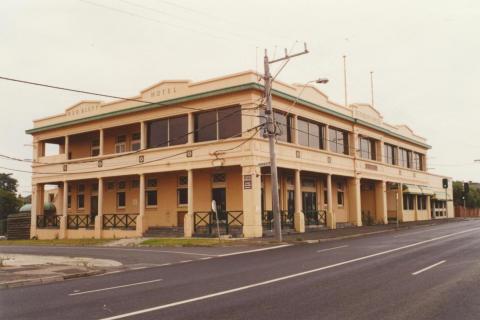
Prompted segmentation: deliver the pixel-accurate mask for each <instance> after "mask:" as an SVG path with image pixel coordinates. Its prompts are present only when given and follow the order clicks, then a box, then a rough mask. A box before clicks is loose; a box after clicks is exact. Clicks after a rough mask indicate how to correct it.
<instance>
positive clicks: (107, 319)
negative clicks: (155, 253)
mask: <svg viewBox="0 0 480 320" xmlns="http://www.w3.org/2000/svg"><path fill="white" fill-rule="evenodd" d="M475 230H480V227H478V228H472V229H467V230H463V231H459V232H455V233H450V234H447V235H444V236H440V237H435V238H432V239H428V240H424V241H420V242H415V243H412V244H409V245H406V246H402V247H398V248H395V249H390V250H386V251H381V252H378V253H374V254H370V255H368V256H363V257H359V258H355V259H352V260H347V261H343V262H339V263H335V264H331V265H328V266H325V267H320V268H316V269H312V270H307V271H303V272H299V273H294V274H290V275H288V276H283V277H279V278H275V279H271V280H267V281H262V282H257V283H253V284H250V285H246V286H243V287H238V288H234V289H230V290H225V291H219V292H215V293H211V294H207V295H204V296H200V297H195V298H191V299H186V300H180V301H177V302H172V303H168V304H164V305H159V306H156V307H152V308H147V309H141V310H137V311H132V312H128V313H123V314H119V315H116V316H112V317H108V318H102V319H100V320H116V319H123V318H127V317H131V316H135V315H139V314H143V313H148V312H152V311H158V310H162V309H167V308H171V307H175V306H179V305H183V304H187V303H191V302H196V301H201V300H206V299H210V298H214V297H218V296H223V295H226V294H230V293H234V292H239V291H244V290H247V289H251V288H255V287H260V286H265V285H268V284H271V283H275V282H280V281H284V280H288V279H293V278H297V277H301V276H304V275H307V274H311V273H315V272H319V271H322V270H327V269H332V268H335V267H339V266H343V265H346V264H350V263H353V262H358V261H362V260H366V259H370V258H373V257H378V256H381V255H385V254H388V253H392V252H396V251H400V250H404V249H408V248H412V247H416V246H419V245H422V244H425V243H430V242H434V241H438V240H442V239H445V238H449V237H453V236H456V235H459V234H463V233H466V232H471V231H475Z"/></svg>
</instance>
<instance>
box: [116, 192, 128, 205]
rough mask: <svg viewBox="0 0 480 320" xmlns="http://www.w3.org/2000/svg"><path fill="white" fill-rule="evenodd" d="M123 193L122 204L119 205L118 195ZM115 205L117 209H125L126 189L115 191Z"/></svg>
mask: <svg viewBox="0 0 480 320" xmlns="http://www.w3.org/2000/svg"><path fill="white" fill-rule="evenodd" d="M121 194H123V202H124V203H123V206H121V205H120V195H121ZM116 205H117V209H125V208H126V206H127V192H126V191H123V189H122V191H117V193H116Z"/></svg>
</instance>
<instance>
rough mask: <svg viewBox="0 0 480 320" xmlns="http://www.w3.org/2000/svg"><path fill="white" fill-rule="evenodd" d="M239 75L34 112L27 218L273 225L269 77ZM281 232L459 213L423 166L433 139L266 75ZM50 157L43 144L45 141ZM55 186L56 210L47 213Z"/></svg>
mask: <svg viewBox="0 0 480 320" xmlns="http://www.w3.org/2000/svg"><path fill="white" fill-rule="evenodd" d="M259 79H261V78H260V77H259V75H258V74H256V73H254V72H250V71H249V72H243V73H238V74H233V75H228V76H224V77H220V78H215V79H210V80H206V81H201V82H191V81H183V80H182V81H162V82H160V83H158V84H156V85H154V86H152V87H150V88H147V89H145V90H143V91H142V92H141V93H140V95H138V96H137V97H133V98H130V99H128V100H118V101H113V102H107V103H104V102H101V101H82V102H79V103H78V104H76V105H74V106H72V107H70V108H68V109H66V111H65V112H64V113H63V114H60V115H56V116H52V117H48V118H45V119H40V120H36V121H34V128H32V129H30V130H28V131H27V133H29V134H31V135H32V136H33V143H34V163H33V165H32V169H33V172H34V173H33V177H32V185H33V194H32V202H33V203H32V227H31V235H32V236H37V237H38V238H55V237H59V238H81V237H89V238H90V237H96V238H111V237H117V238H118V237H136V236H140V235H142V234H143V233H144V232H145V231H146V230H148V229H149V228H162V227H163V228H177V229H178V228H181V229H182V230H183V231H184V234H185V236H187V237H189V236H192V235H195V234H200V233H213V232H215V228H212V225H214V222H215V221H216V217H215V215H213V214H212V213H211V201H212V200H216V203H217V209H218V214H219V217H218V219H219V220H220V224H221V227H222V232H226V233H231V234H240V235H243V236H245V237H260V236H262V234H264V233H266V232H268V231H269V230H271V228H272V219H273V216H272V213H271V192H270V190H271V189H270V175H269V167H268V165H269V149H268V141H267V139H265V137H264V133H263V130H264V129H263V127H262V124H263V123H264V119H265V117H264V110H265V108H264V105H263V95H264V92H263V89H264V87H263V84H262V82H261V80H259ZM272 94H273V106H274V109H275V113H274V115H275V121H276V122H277V123H278V136H277V143H276V151H277V163H278V167H279V182H280V183H279V185H280V200H281V208H282V224H283V227H284V228H290V229H295V230H296V231H297V232H304V231H305V229H306V228H315V227H328V228H336V227H337V226H343V225H349V224H350V225H356V226H361V225H363V224H371V223H388V221H389V220H393V221H394V220H396V219H399V220H400V221H414V220H427V219H431V218H441V217H447V216H448V217H453V206H452V202H451V201H447V200H450V199H451V197H452V188H451V181H450V183H449V187H448V189H443V188H442V179H443V178H444V177H441V176H438V175H434V174H431V173H429V172H428V171H427V160H428V157H427V151H428V150H429V148H430V146H429V145H428V144H427V143H426V140H425V139H424V138H422V137H419V136H418V135H416V134H415V133H414V132H412V130H411V129H409V128H408V127H407V126H404V125H400V126H396V125H390V124H388V123H385V122H384V121H383V118H382V116H381V115H380V114H379V112H378V111H377V110H375V109H374V108H372V107H371V106H369V105H365V104H352V105H349V106H342V105H339V104H336V103H334V102H331V101H330V100H329V99H328V98H327V96H325V95H324V94H323V93H322V92H320V91H319V90H318V89H317V88H315V87H313V86H303V85H289V84H285V83H282V82H280V81H275V82H274V84H273V92H272ZM50 145H54V146H57V150H58V152H57V154H50V153H49V152H48V151H49V150H51V146H50ZM47 185H55V186H56V187H57V188H58V194H59V196H58V203H57V204H56V206H57V212H56V214H54V215H52V214H47V213H44V210H43V201H40V199H43V193H44V190H45V187H46V186H47Z"/></svg>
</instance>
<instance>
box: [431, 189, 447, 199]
mask: <svg viewBox="0 0 480 320" xmlns="http://www.w3.org/2000/svg"><path fill="white" fill-rule="evenodd" d="M433 199H435V200H440V201H447V194H446V193H445V192H442V191H435V194H434V195H433Z"/></svg>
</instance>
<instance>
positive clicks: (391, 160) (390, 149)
mask: <svg viewBox="0 0 480 320" xmlns="http://www.w3.org/2000/svg"><path fill="white" fill-rule="evenodd" d="M384 149H385V162H386V163H388V164H392V165H395V164H397V156H396V150H395V149H397V147H395V146H392V145H391V144H387V143H385V147H384Z"/></svg>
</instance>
